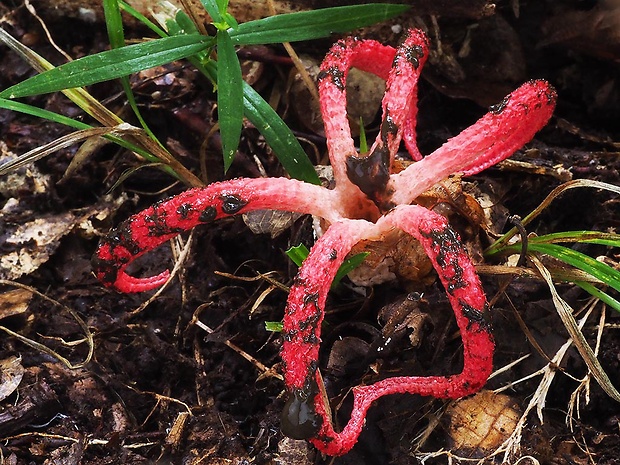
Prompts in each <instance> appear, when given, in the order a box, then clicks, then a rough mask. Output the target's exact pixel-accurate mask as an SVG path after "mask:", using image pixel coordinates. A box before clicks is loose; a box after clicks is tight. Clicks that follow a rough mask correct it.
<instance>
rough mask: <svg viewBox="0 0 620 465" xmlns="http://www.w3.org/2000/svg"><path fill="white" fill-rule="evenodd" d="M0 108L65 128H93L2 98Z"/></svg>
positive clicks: (56, 114)
mask: <svg viewBox="0 0 620 465" xmlns="http://www.w3.org/2000/svg"><path fill="white" fill-rule="evenodd" d="M0 108H3V109H5V110H11V111H17V112H20V113H24V114H26V115H31V116H36V117H37V118H43V119H46V120H48V121H53V122H55V123H60V124H64V125H65V126H69V127H72V128H75V129H88V128H90V127H92V126H89V125H88V124H86V123H82V122H81V121H76V120H74V119H71V118H69V117H67V116H64V115H61V114H58V113H54V112H53V111H49V110H44V109H42V108H37V107H33V106H32V105H28V104H26V103H21V102H16V101H15V100H9V99H5V98H0Z"/></svg>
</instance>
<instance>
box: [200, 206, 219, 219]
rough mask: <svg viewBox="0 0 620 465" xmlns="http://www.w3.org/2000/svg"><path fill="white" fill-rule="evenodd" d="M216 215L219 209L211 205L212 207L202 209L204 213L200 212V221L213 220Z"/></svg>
mask: <svg viewBox="0 0 620 465" xmlns="http://www.w3.org/2000/svg"><path fill="white" fill-rule="evenodd" d="M216 216H217V209H216V208H215V207H214V206H210V207H207V208H205V209H204V210H203V211H202V213H200V216H199V217H198V221H200V222H201V223H208V222H210V221H213V220H214V219H215V217H216Z"/></svg>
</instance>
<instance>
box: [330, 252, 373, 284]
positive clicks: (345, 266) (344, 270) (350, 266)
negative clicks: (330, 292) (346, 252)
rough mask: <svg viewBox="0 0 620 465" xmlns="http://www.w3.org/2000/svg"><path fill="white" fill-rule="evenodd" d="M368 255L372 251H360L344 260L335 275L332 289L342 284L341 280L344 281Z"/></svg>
mask: <svg viewBox="0 0 620 465" xmlns="http://www.w3.org/2000/svg"><path fill="white" fill-rule="evenodd" d="M368 255H370V252H362V253H358V254H356V255H353V256H352V257H351V258H347V259H346V260H345V261H344V262H342V265H340V268H338V272H337V273H336V276H335V277H334V282H332V289H333V288H334V287H336V286H337V285H338V284H340V281H342V278H344V277H345V276H346V275H348V274H349V273H350V272H351V271H353V270H354V269H355V268H357V267H358V266H360V265H361V264H362V262H363V261H364V260H365V259H366V257H367V256H368Z"/></svg>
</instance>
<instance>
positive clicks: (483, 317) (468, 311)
mask: <svg viewBox="0 0 620 465" xmlns="http://www.w3.org/2000/svg"><path fill="white" fill-rule="evenodd" d="M459 304H460V305H461V309H462V312H463V316H464V317H465V318H467V319H468V320H469V324H470V325H471V324H472V323H477V324H478V325H479V326H480V328H482V329H484V330H485V331H487V332H490V331H491V321H490V319H489V313H488V312H486V311H482V310H478V309H477V308H474V307H472V306H471V305H469V304H466V303H465V302H463V301H459ZM485 310H486V309H485Z"/></svg>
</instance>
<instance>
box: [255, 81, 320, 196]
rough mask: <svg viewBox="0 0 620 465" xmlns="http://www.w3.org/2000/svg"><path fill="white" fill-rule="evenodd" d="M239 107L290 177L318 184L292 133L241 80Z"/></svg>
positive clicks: (307, 159)
mask: <svg viewBox="0 0 620 465" xmlns="http://www.w3.org/2000/svg"><path fill="white" fill-rule="evenodd" d="M243 107H244V112H245V116H246V117H247V118H248V119H249V120H250V121H251V122H252V124H253V125H254V126H256V128H257V129H258V130H259V132H260V133H261V134H262V135H263V137H264V138H265V140H266V141H267V143H268V144H269V145H270V146H271V148H272V149H273V151H274V152H275V154H276V156H277V157H278V160H280V163H282V166H283V167H284V169H285V170H286V172H287V173H288V174H289V175H290V176H291V177H293V178H295V179H299V180H301V181H306V182H309V183H311V184H317V185H319V184H321V180H320V179H319V176H318V175H317V174H316V171H315V170H314V165H313V164H312V162H311V161H310V159H309V158H308V155H306V152H304V149H303V148H302V147H301V145H300V144H299V141H298V140H297V138H296V137H295V135H294V134H293V133H292V132H291V130H290V129H289V127H288V126H287V125H286V123H285V122H284V121H282V118H280V116H279V115H278V114H277V113H276V112H275V110H274V109H273V108H271V106H270V105H269V104H268V103H267V102H265V100H264V99H263V98H262V97H261V96H260V95H259V94H258V92H256V91H255V90H254V89H253V88H252V86H250V85H249V84H247V83H245V82H244V83H243Z"/></svg>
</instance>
